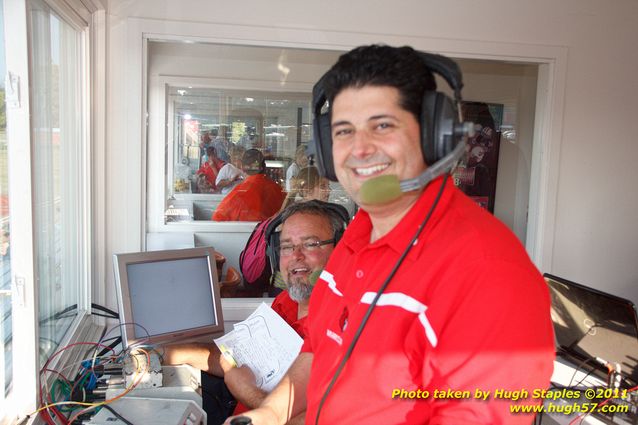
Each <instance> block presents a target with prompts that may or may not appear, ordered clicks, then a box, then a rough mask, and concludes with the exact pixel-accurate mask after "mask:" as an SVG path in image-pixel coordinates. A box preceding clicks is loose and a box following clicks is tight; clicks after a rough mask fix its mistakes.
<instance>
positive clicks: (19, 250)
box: [0, 0, 106, 423]
mask: <svg viewBox="0 0 638 425" xmlns="http://www.w3.org/2000/svg"><path fill="white" fill-rule="evenodd" d="M42 2H43V3H44V4H45V5H46V7H49V8H50V9H51V11H52V12H53V13H55V14H56V15H57V17H58V18H59V19H60V20H62V21H64V22H65V23H66V24H68V25H70V26H71V27H72V28H73V29H74V30H76V31H78V33H79V35H80V40H81V41H80V51H81V58H80V61H81V63H80V67H81V73H82V81H81V83H80V84H81V90H82V98H81V109H82V110H81V114H82V118H81V119H82V124H81V125H82V128H81V139H82V141H81V143H82V148H81V160H80V161H81V162H80V164H79V166H80V167H81V168H80V171H81V174H82V177H83V184H82V186H81V189H80V190H81V192H82V193H81V195H80V197H81V206H80V207H79V208H81V214H80V221H81V223H82V224H81V226H82V232H81V236H80V237H79V239H80V242H79V243H80V252H82V259H81V260H80V261H81V263H82V265H81V269H80V289H79V294H78V310H79V313H78V315H77V316H76V317H75V318H74V320H73V322H72V323H71V325H70V327H69V329H68V330H67V331H66V333H65V335H64V337H63V338H62V340H61V341H60V344H59V346H58V347H64V346H66V345H69V344H72V343H74V342H77V341H97V340H98V339H99V335H100V333H101V330H102V328H103V321H100V320H97V321H96V320H95V319H94V318H93V316H91V315H90V314H89V312H90V311H89V310H90V305H91V302H92V301H94V302H99V301H100V300H99V298H100V297H99V294H98V297H93V299H92V285H91V283H92V281H93V280H94V279H95V278H96V277H102V278H103V273H102V272H101V270H96V268H94V267H93V258H94V253H95V252H99V251H100V250H99V249H98V250H96V249H95V248H96V243H99V242H101V240H99V239H97V240H96V238H94V232H95V229H96V228H98V227H99V226H98V225H96V221H97V219H96V217H95V214H94V211H95V210H96V209H95V205H100V204H101V205H103V202H102V201H101V200H100V199H96V198H94V197H93V194H94V193H95V190H94V188H95V187H96V182H95V181H94V180H93V178H92V176H93V175H94V174H95V171H94V167H96V166H97V165H98V164H99V163H100V162H101V163H103V161H104V160H103V159H100V160H95V158H94V154H93V152H94V146H98V147H100V146H102V147H103V145H104V137H103V129H104V117H105V107H104V106H103V105H102V104H98V103H97V102H96V98H95V97H94V95H93V94H94V93H97V94H98V96H97V98H98V99H101V100H104V99H105V83H104V76H105V73H104V71H103V68H104V65H105V63H106V60H105V59H106V49H105V46H106V44H105V40H106V25H105V22H106V21H105V12H104V9H103V8H101V5H100V4H98V3H97V2H92V3H89V7H90V9H89V8H87V5H86V4H84V3H79V2H72V3H67V2H64V1H61V0H42ZM31 7H32V6H31V2H30V0H17V1H5V4H4V16H5V32H6V34H11V35H12V37H11V40H12V43H11V45H7V48H6V52H7V55H6V56H7V71H8V72H11V73H12V74H14V75H16V76H18V77H19V96H20V104H19V106H18V107H16V108H8V109H7V140H10V141H11V142H9V146H8V155H9V156H10V157H11V163H10V166H9V174H8V175H9V199H10V205H11V213H10V226H11V229H12V230H11V249H12V261H11V275H12V291H13V295H12V297H13V308H12V317H13V356H14V358H20V360H21V361H20V362H13V388H12V391H11V392H10V393H9V394H8V396H7V398H6V399H5V406H3V407H6V408H3V409H0V410H1V411H2V412H3V416H0V423H4V422H5V421H9V422H11V421H13V420H16V419H22V418H24V416H25V415H26V414H29V413H31V412H33V411H34V410H35V408H36V406H37V405H38V394H39V389H38V374H39V369H40V365H39V356H38V351H39V350H38V346H39V330H38V326H39V325H38V322H39V318H38V296H39V295H38V294H39V291H38V287H37V276H36V270H37V267H36V264H37V254H36V252H37V250H36V229H34V214H33V204H32V199H33V192H34V191H33V178H32V175H33V171H32V167H33V156H32V155H33V152H32V150H33V148H32V143H33V141H32V133H31V120H30V111H31V109H32V108H31V93H30V90H29V88H30V84H29V81H30V78H32V76H31V71H30V56H31V51H32V50H31V49H32V41H31V34H32V32H31V28H30V22H31V17H30V13H31ZM96 70H99V71H97V72H96ZM95 123H97V124H99V126H98V127H95ZM100 131H102V133H100ZM101 168H102V169H103V168H104V167H103V166H102V167H101ZM100 184H101V185H102V186H103V185H104V181H103V180H100V181H99V182H98V186H97V187H99V185H100ZM97 193H100V192H97ZM102 293H104V291H102ZM104 299H105V297H104V296H102V297H101V300H102V301H103V300H104ZM56 351H57V350H56ZM77 355H78V351H77V350H76V351H75V352H74V350H66V352H65V353H64V354H63V355H60V356H57V357H56V358H55V359H54V361H53V362H52V364H51V367H53V368H55V367H56V365H61V364H66V362H68V361H69V359H71V358H76V356H77ZM44 385H46V383H44Z"/></svg>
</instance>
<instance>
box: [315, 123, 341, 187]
mask: <svg viewBox="0 0 638 425" xmlns="http://www.w3.org/2000/svg"><path fill="white" fill-rule="evenodd" d="M314 130H315V134H314V143H315V149H316V152H317V162H316V165H317V168H318V169H319V173H320V174H321V175H322V176H324V177H325V178H327V179H328V180H332V181H337V176H336V173H335V169H334V161H333V158H332V134H331V130H330V114H328V113H323V114H320V115H316V116H315V121H314Z"/></svg>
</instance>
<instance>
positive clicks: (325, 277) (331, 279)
mask: <svg viewBox="0 0 638 425" xmlns="http://www.w3.org/2000/svg"><path fill="white" fill-rule="evenodd" d="M319 277H320V278H321V279H323V280H325V281H326V282H328V288H330V290H331V291H332V292H334V293H335V294H336V295H339V296H340V297H343V294H342V293H341V291H339V290H338V289H337V282H335V278H334V276H333V275H332V273H328V272H327V271H325V270H323V271H322V272H321V275H319Z"/></svg>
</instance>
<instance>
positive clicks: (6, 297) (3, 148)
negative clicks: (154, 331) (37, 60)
mask: <svg viewBox="0 0 638 425" xmlns="http://www.w3.org/2000/svg"><path fill="white" fill-rule="evenodd" d="M3 3H4V2H3V0H0V75H3V76H4V75H6V73H7V70H6V62H5V48H4V16H3V14H4V12H3V10H4V4H3ZM4 84H5V83H4V78H2V79H0V385H1V386H0V405H1V404H2V403H1V401H2V400H3V399H4V397H5V396H6V395H7V394H8V393H9V391H10V390H11V381H12V377H13V368H12V363H13V362H12V354H11V334H12V330H11V261H10V258H11V251H10V249H9V177H8V171H9V170H8V159H7V133H6V129H7V117H6V107H5V87H4Z"/></svg>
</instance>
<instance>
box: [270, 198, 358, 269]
mask: <svg viewBox="0 0 638 425" xmlns="http://www.w3.org/2000/svg"><path fill="white" fill-rule="evenodd" d="M303 202H304V203H305V204H310V205H314V206H317V207H320V208H322V209H325V210H329V211H330V212H332V214H333V215H336V216H337V217H339V219H340V221H341V222H342V223H343V224H342V226H341V228H340V229H338V230H337V231H336V232H335V234H334V240H335V245H336V244H337V242H339V240H340V239H341V237H342V236H343V232H344V231H345V230H346V226H347V225H348V223H349V222H350V216H349V215H348V210H347V209H346V207H344V206H343V205H339V204H333V203H332V202H324V201H319V200H317V199H313V200H310V201H303ZM284 211H285V210H284ZM299 213H301V214H303V213H304V211H303V210H301V211H299ZM282 221H283V212H281V213H279V214H277V216H276V217H275V218H274V219H272V221H271V222H270V223H268V226H266V231H265V233H264V236H265V238H266V255H267V256H268V260H269V261H270V268H271V269H272V274H273V275H274V274H275V273H276V272H277V271H278V270H279V235H280V233H281V232H280V231H278V230H277V228H278V227H279V225H280V224H281V223H282Z"/></svg>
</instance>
